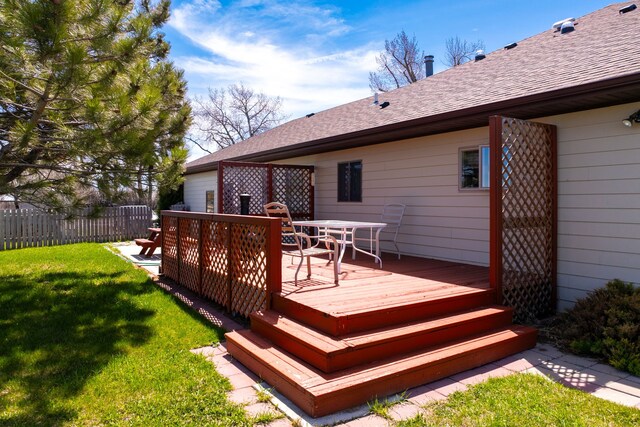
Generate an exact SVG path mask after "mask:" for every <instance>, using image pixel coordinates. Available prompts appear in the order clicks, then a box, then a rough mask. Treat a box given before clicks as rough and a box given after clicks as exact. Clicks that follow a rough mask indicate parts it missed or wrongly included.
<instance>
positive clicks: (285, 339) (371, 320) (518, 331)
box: [227, 254, 536, 416]
mask: <svg viewBox="0 0 640 427" xmlns="http://www.w3.org/2000/svg"><path fill="white" fill-rule="evenodd" d="M347 255H350V254H346V255H345V260H344V262H343V264H342V273H341V275H340V283H339V284H338V285H336V284H334V283H333V266H332V265H327V262H326V260H322V259H316V260H313V261H312V262H313V265H312V277H311V279H309V280H307V279H306V266H303V267H302V269H301V272H300V274H299V276H298V278H299V279H300V280H299V281H298V285H297V286H296V285H295V283H294V280H293V278H294V273H295V269H296V267H297V265H295V264H294V265H292V264H291V263H290V260H289V259H288V258H285V259H283V274H282V278H283V283H282V292H280V293H278V294H275V295H273V297H272V307H271V310H266V311H263V312H257V313H253V314H252V316H251V330H250V331H239V332H233V333H229V334H227V341H228V349H229V352H230V353H231V354H232V355H233V356H234V357H236V358H237V359H238V360H239V361H240V362H242V363H243V364H245V365H246V366H247V367H249V368H250V369H251V370H253V371H254V372H255V373H257V374H258V375H259V376H260V377H261V378H263V379H264V380H266V381H267V382H268V383H269V384H270V385H271V386H273V387H275V388H276V389H278V390H279V391H280V392H282V393H283V394H285V395H286V396H287V397H289V398H290V399H291V400H292V401H294V402H295V403H296V404H298V405H299V406H300V407H301V408H302V409H304V410H305V411H306V412H307V413H309V414H311V415H312V416H320V415H325V414H329V413H331V412H334V411H337V410H341V409H346V408H348V407H350V406H353V405H356V404H359V403H363V402H365V401H367V400H369V399H372V398H375V397H383V396H385V395H388V394H391V393H394V392H398V391H402V390H406V389H408V388H411V387H414V386H418V385H420V384H424V383H428V382H431V381H435V380H437V379H440V378H443V377H445V376H448V375H451V374H453V373H456V372H461V371H464V370H466V369H470V368H473V367H476V366H480V365H482V364H485V363H488V362H491V361H494V360H497V359H499V358H502V357H505V356H507V355H509V354H513V353H516V352H518V351H521V350H524V349H526V348H529V347H532V346H533V345H534V344H535V336H536V332H535V330H533V329H531V328H526V327H518V326H514V325H512V324H511V316H512V310H511V309H510V308H507V307H500V306H496V305H495V292H494V290H493V289H491V288H490V286H489V270H488V268H485V267H479V266H472V265H466V264H459V263H454V262H447V261H437V260H429V259H423V258H414V257H408V256H403V257H402V259H401V260H398V259H397V258H395V256H392V255H389V254H387V255H386V256H384V257H383V262H384V264H383V266H384V268H383V269H380V268H379V267H378V266H377V265H376V264H375V263H374V262H373V260H372V259H371V258H368V257H366V256H363V255H360V254H359V255H358V259H357V260H356V261H352V260H351V259H350V257H349V259H347Z"/></svg>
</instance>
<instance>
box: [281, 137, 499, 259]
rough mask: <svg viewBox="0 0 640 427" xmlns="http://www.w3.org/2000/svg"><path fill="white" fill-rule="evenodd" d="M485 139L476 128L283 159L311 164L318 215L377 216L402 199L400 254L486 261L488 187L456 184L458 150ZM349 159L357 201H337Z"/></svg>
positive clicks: (344, 217) (487, 249) (342, 216)
mask: <svg viewBox="0 0 640 427" xmlns="http://www.w3.org/2000/svg"><path fill="white" fill-rule="evenodd" d="M488 141H489V139H488V129H487V128H482V129H473V130H468V131H461V132H453V133H449V134H446V135H439V136H432V137H423V138H415V139H411V140H406V141H399V142H393V143H388V144H380V145H375V146H371V147H364V148H359V149H351V150H344V151H339V152H333V153H326V154H320V155H316V156H309V157H304V158H297V159H291V160H290V161H287V163H293V164H314V165H315V167H316V188H315V195H316V200H315V203H316V216H317V218H320V219H321V218H338V219H353V218H358V219H362V220H364V221H366V220H369V221H378V220H379V219H380V213H381V212H382V207H383V206H384V204H386V203H404V204H406V205H407V210H406V213H405V217H404V220H403V226H402V227H401V228H400V233H399V235H398V241H399V246H400V249H401V251H402V252H403V253H405V254H410V255H417V256H424V257H431V258H438V259H447V260H454V261H461V262H467V263H472V264H481V265H488V262H489V193H488V192H487V191H482V190H479V191H468V192H460V191H459V190H458V150H459V148H461V147H472V146H478V145H480V144H487V143H488ZM348 160H362V162H363V201H362V203H338V202H337V163H338V162H343V161H348ZM384 249H390V248H389V247H386V246H383V250H384Z"/></svg>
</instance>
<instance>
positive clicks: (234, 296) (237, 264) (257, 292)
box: [231, 224, 267, 317]
mask: <svg viewBox="0 0 640 427" xmlns="http://www.w3.org/2000/svg"><path fill="white" fill-rule="evenodd" d="M266 231H267V230H266V228H265V227H261V226H256V225H250V224H233V225H232V227H231V311H232V313H237V314H239V315H241V316H245V317H246V316H249V314H251V313H252V312H254V311H257V310H262V309H265V308H266V303H267V299H266V295H267V255H266V253H267V238H266ZM250 254H252V255H250Z"/></svg>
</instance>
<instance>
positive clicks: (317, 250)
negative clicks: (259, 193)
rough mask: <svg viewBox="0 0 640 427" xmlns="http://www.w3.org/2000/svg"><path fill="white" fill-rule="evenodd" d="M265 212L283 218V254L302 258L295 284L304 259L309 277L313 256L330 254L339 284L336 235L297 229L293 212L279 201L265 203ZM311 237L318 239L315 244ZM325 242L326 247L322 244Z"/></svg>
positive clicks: (308, 276) (335, 279)
mask: <svg viewBox="0 0 640 427" xmlns="http://www.w3.org/2000/svg"><path fill="white" fill-rule="evenodd" d="M264 212H265V213H266V214H267V216H269V217H276V218H280V219H281V220H282V254H283V255H288V256H291V257H298V258H300V263H299V264H298V268H297V269H296V275H295V284H296V285H298V273H299V272H300V268H301V267H302V263H303V262H304V259H305V258H306V259H307V279H310V278H311V257H312V256H317V255H327V254H328V255H329V256H330V257H331V258H330V262H331V260H333V277H334V282H335V284H336V285H337V284H338V280H339V277H338V264H337V262H336V261H337V260H338V255H339V246H338V242H337V240H336V238H335V237H333V236H329V235H322V236H309V235H307V234H305V233H302V232H298V231H296V228H295V227H294V225H293V220H292V219H291V214H290V213H289V209H288V208H287V206H286V205H283V204H282V203H278V202H272V203H267V204H266V205H264ZM311 239H314V240H316V243H315V244H313V243H312V241H311ZM321 243H324V247H321V246H320V244H321Z"/></svg>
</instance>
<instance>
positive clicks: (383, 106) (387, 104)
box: [380, 101, 391, 109]
mask: <svg viewBox="0 0 640 427" xmlns="http://www.w3.org/2000/svg"><path fill="white" fill-rule="evenodd" d="M389 105H391V103H390V102H389V101H384V102H383V103H382V104H380V108H381V109H382V108H387V107H388V106H389Z"/></svg>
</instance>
